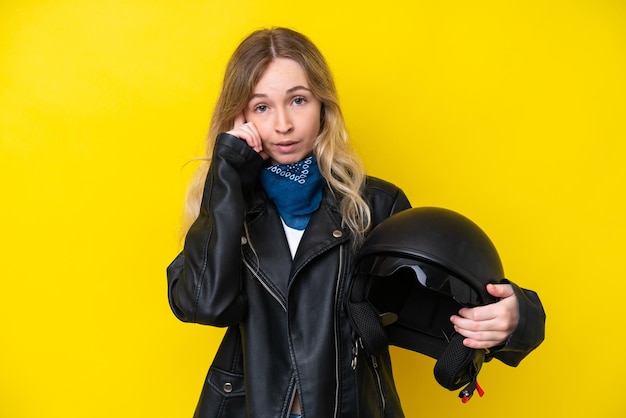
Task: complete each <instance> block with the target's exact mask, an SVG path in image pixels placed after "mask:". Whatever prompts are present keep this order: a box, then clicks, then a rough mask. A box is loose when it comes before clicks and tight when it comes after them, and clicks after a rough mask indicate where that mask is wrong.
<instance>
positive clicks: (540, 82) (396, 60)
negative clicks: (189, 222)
mask: <svg viewBox="0 0 626 418" xmlns="http://www.w3.org/2000/svg"><path fill="white" fill-rule="evenodd" d="M625 12H626V5H625V4H624V2H623V1H619V0H571V1H565V0H553V1H551V0H544V1H541V0H527V1H501V0H477V1H472V2H469V1H460V0H456V1H455V0H451V1H441V2H437V1H434V2H433V1H432V0H428V1H426V0H416V1H408V0H407V1H404V2H394V1H388V2H369V3H368V2H362V1H346V2H339V1H328V0H319V1H315V2H294V1H292V0H267V1H243V0H229V1H221V0H205V1H194V0H188V1H174V0H169V1H164V0H107V1H104V0H103V1H80V0H75V1H71V0H50V1H44V0H40V1H37V0H20V1H18V0H2V2H1V3H0V159H1V160H0V179H1V185H2V189H1V194H0V198H1V199H2V200H1V208H2V213H1V216H0V243H1V251H0V261H1V262H0V280H1V290H0V291H1V292H2V293H1V295H2V298H1V300H2V301H1V302H0V416H1V417H7V418H22V417H29V418H31V417H59V418H71V417H90V418H96V417H107V418H110V417H168V418H177V417H190V416H191V414H192V412H193V409H194V406H195V403H196V400H197V398H198V394H199V392H200V388H201V386H202V382H203V379H204V375H205V372H206V370H207V368H208V366H209V363H210V361H211V359H212V357H213V354H214V352H215V349H216V346H217V343H218V341H219V339H220V336H221V335H222V332H223V330H221V329H214V328H209V327H202V326H198V325H193V324H183V323H181V322H178V321H177V320H176V319H175V318H174V316H173V315H172V314H171V312H170V311H169V307H168V304H167V296H166V279H165V267H166V266H167V264H169V262H170V261H171V260H172V259H173V258H174V256H175V255H176V253H177V252H178V250H179V241H178V240H177V228H178V222H179V214H180V211H181V206H182V198H183V193H184V188H185V184H186V182H187V180H188V178H189V176H190V174H191V171H192V168H193V167H192V166H191V165H188V166H185V162H187V161H188V160H190V159H191V158H193V157H194V156H196V155H199V154H200V153H201V152H202V150H203V147H204V137H205V132H206V130H207V126H208V122H209V116H210V113H211V109H212V105H213V103H214V101H215V98H216V95H217V90H218V87H219V84H220V80H221V77H222V73H223V69H224V66H225V63H226V60H227V59H228V57H229V55H230V53H231V52H232V51H233V49H234V48H235V46H236V45H237V44H238V42H239V41H240V40H241V39H242V38H243V36H245V35H247V34H248V33H249V32H250V31H252V30H253V29H257V28H260V27H266V26H271V25H284V26H289V27H292V28H294V29H297V30H300V31H302V32H304V33H305V34H307V35H309V36H310V37H311V38H312V39H313V40H314V42H316V43H317V45H318V46H319V47H320V49H321V50H322V51H323V53H324V54H325V55H326V57H327V59H328V61H329V63H330V65H331V67H332V69H333V71H334V73H335V76H336V81H337V84H338V88H339V92H340V97H341V101H342V104H343V109H344V111H345V116H346V119H347V121H348V124H349V128H350V132H351V134H352V136H353V141H354V145H355V147H356V148H357V150H358V151H359V152H360V154H361V155H362V157H363V159H364V160H365V163H366V165H367V167H368V170H369V172H370V174H373V175H376V176H379V177H383V178H385V179H388V180H391V181H393V182H395V183H396V184H398V185H400V186H401V187H402V188H404V190H405V191H406V192H407V194H408V195H409V197H410V199H411V201H412V203H413V205H415V206H422V205H437V206H444V207H448V208H451V209H454V210H457V211H459V212H461V213H464V214H465V215H467V216H469V217H470V218H472V219H473V220H474V221H476V222H477V223H478V224H479V225H481V226H482V227H483V229H485V230H486V231H487V233H488V234H489V235H490V236H491V237H492V239H493V241H494V242H495V243H496V245H497V247H498V248H499V250H500V253H501V256H502V259H503V262H504V265H505V270H506V274H507V276H508V277H510V278H511V279H512V280H513V281H516V282H517V283H519V284H520V285H523V286H525V287H528V288H532V289H535V290H536V291H538V293H539V294H540V296H541V298H542V301H543V303H544V305H545V308H546V311H547V314H548V322H547V339H546V341H545V342H544V344H543V345H542V346H541V347H540V348H539V349H538V350H536V351H535V352H534V353H532V354H531V355H530V356H529V357H528V358H527V359H526V360H524V362H522V364H521V365H520V366H519V367H518V368H516V369H513V368H509V367H506V366H504V365H502V364H498V363H497V362H493V363H490V364H488V365H487V366H485V368H484V370H483V372H482V373H481V379H480V380H481V383H482V386H483V387H484V388H485V390H486V395H485V397H484V398H482V399H481V398H478V397H475V399H473V400H472V401H471V402H470V403H469V404H466V405H463V404H461V402H460V401H459V400H458V399H457V398H456V392H448V391H446V390H444V389H442V388H441V387H439V386H438V385H437V384H436V382H435V380H434V378H433V377H432V366H433V364H434V362H433V361H432V360H431V359H429V358H426V357H423V356H420V355H417V354H414V353H409V352H407V351H403V350H399V349H394V350H393V353H392V354H393V357H394V366H395V372H396V377H397V383H398V386H399V390H400V392H401V396H402V399H403V404H404V406H405V409H406V413H407V416H409V417H418V416H423V417H428V416H445V417H448V416H464V417H479V416H480V417H486V418H487V417H501V416H507V417H511V418H513V417H528V416H537V417H543V416H546V417H547V416H580V417H592V416H593V417H624V416H626V405H625V404H624V402H623V395H624V383H623V376H624V375H626V360H625V357H624V346H623V340H624V337H623V331H622V330H623V322H624V314H623V309H622V307H623V306H624V305H625V304H626V301H625V300H624V297H625V293H626V292H625V290H626V289H625V286H624V284H623V282H624V277H623V276H624V274H625V273H624V269H623V262H624V254H623V250H624V244H623V243H624V238H625V236H626V228H625V221H624V213H626V205H625V198H624V185H625V180H626V179H625V169H624V165H625V162H624V158H625V157H626V153H625V151H626V146H625V145H624V143H625V142H626V124H625V123H624V119H625V111H626V106H625V104H624V100H625V97H626V81H625V76H626V71H625V70H626V14H625ZM320 367H323V365H320ZM317 418H324V417H317Z"/></svg>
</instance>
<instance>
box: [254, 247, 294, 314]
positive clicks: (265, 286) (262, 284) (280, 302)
mask: <svg viewBox="0 0 626 418" xmlns="http://www.w3.org/2000/svg"><path fill="white" fill-rule="evenodd" d="M243 263H244V264H245V265H246V267H248V270H250V273H252V274H253V275H254V277H256V279H257V280H258V281H259V283H261V286H263V287H264V288H265V290H267V293H269V294H270V295H271V296H272V297H273V298H274V299H275V300H276V302H278V303H279V304H280V306H281V307H282V308H283V310H284V311H285V312H287V306H286V305H285V303H284V302H283V301H282V300H280V298H279V297H278V295H277V294H276V293H275V292H274V291H273V290H272V289H270V287H269V286H268V285H267V283H265V281H264V280H263V279H262V278H261V276H259V275H258V274H257V273H256V271H254V269H253V268H252V266H251V265H250V263H248V262H247V261H246V259H245V258H244V259H243Z"/></svg>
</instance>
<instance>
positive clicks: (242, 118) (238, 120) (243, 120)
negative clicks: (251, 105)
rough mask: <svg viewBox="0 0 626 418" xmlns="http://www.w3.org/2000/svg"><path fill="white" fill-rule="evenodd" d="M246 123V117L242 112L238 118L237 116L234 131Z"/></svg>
mask: <svg viewBox="0 0 626 418" xmlns="http://www.w3.org/2000/svg"><path fill="white" fill-rule="evenodd" d="M244 123H246V116H245V115H244V113H243V110H242V111H241V112H240V113H239V114H238V115H237V116H235V122H234V124H233V129H235V128H237V127H238V126H241V125H243V124H244Z"/></svg>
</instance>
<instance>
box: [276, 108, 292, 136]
mask: <svg viewBox="0 0 626 418" xmlns="http://www.w3.org/2000/svg"><path fill="white" fill-rule="evenodd" d="M275 123H276V125H275V127H274V129H275V130H276V132H278V133H280V134H286V133H289V132H291V131H292V130H293V123H292V122H291V117H290V116H289V112H287V111H286V110H279V111H278V112H277V114H276V122H275Z"/></svg>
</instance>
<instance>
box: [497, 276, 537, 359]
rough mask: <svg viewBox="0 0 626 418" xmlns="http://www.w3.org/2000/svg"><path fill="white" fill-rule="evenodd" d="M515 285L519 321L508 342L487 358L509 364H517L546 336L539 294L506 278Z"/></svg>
mask: <svg viewBox="0 0 626 418" xmlns="http://www.w3.org/2000/svg"><path fill="white" fill-rule="evenodd" d="M504 283H509V284H511V285H512V286H513V290H514V291H515V296H517V300H518V304H519V323H518V324H517V328H515V331H513V334H511V336H510V337H509V339H508V340H507V342H506V343H505V344H504V345H502V346H500V347H498V348H497V349H496V350H493V351H491V353H489V354H488V355H487V358H486V360H487V361H489V360H491V359H492V358H497V359H498V360H500V361H502V362H503V363H505V364H507V365H509V366H513V367H515V366H517V365H518V364H519V363H520V362H521V361H522V360H523V359H524V357H526V356H527V355H528V354H529V353H530V352H531V351H533V350H534V349H535V348H537V347H538V346H539V344H541V342H542V341H543V340H544V338H545V322H546V313H545V311H544V309H543V305H542V304H541V301H540V300H539V296H538V295H537V294H536V293H535V292H533V291H532V290H527V289H522V288H520V287H519V286H517V285H516V284H515V283H512V282H510V281H508V280H505V281H504Z"/></svg>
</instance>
